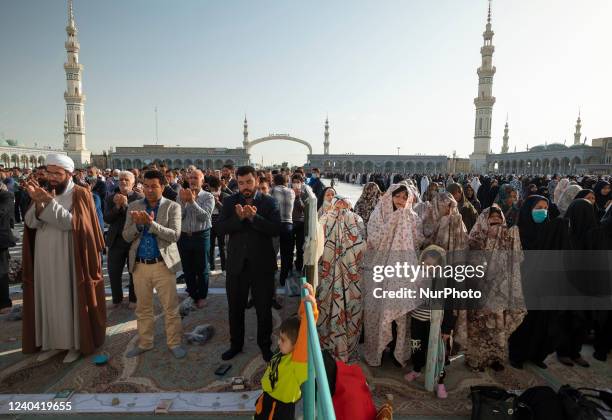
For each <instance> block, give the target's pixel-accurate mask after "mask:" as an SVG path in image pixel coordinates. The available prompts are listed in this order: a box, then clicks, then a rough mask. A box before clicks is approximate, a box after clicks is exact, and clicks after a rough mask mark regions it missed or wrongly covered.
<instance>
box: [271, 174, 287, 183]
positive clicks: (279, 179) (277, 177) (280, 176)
mask: <svg viewBox="0 0 612 420" xmlns="http://www.w3.org/2000/svg"><path fill="white" fill-rule="evenodd" d="M272 179H273V181H274V185H287V177H286V176H285V175H283V174H276V175H274V178H272Z"/></svg>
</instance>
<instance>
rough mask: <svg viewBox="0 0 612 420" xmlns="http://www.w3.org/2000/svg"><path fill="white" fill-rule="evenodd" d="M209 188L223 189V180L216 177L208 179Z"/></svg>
mask: <svg viewBox="0 0 612 420" xmlns="http://www.w3.org/2000/svg"><path fill="white" fill-rule="evenodd" d="M208 186H209V187H210V188H214V189H217V188H219V187H221V180H220V179H219V178H218V177H216V176H211V177H210V178H208Z"/></svg>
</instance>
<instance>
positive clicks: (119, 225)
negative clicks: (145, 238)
mask: <svg viewBox="0 0 612 420" xmlns="http://www.w3.org/2000/svg"><path fill="white" fill-rule="evenodd" d="M115 194H117V193H115ZM115 194H113V195H110V196H108V198H107V199H106V203H104V221H105V222H106V223H108V225H109V226H108V232H107V233H106V246H107V247H109V248H111V247H113V246H115V245H117V246H124V247H127V248H129V247H130V244H129V243H127V242H126V241H125V240H123V237H122V236H121V233H122V232H123V226H124V225H125V216H126V213H127V207H122V208H120V209H118V208H117V206H115V203H113V198H114V197H115ZM143 197H144V196H142V195H140V194H137V193H132V194H130V195H129V196H128V204H129V203H131V202H132V201H136V200H140V199H142V198H143Z"/></svg>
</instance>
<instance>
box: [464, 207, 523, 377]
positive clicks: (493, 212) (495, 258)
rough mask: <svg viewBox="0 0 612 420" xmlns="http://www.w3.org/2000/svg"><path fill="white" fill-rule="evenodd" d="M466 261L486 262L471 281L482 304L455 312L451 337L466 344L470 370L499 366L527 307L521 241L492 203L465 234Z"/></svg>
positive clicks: (474, 263) (478, 263) (513, 228)
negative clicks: (454, 326)
mask: <svg viewBox="0 0 612 420" xmlns="http://www.w3.org/2000/svg"><path fill="white" fill-rule="evenodd" d="M469 245H470V250H471V253H470V263H471V265H472V266H475V267H476V266H479V265H480V266H485V267H486V272H485V275H484V277H482V278H478V279H477V282H476V284H477V285H478V287H477V288H478V289H479V290H481V291H482V293H483V296H484V303H485V304H486V305H485V306H484V307H483V308H479V309H477V310H469V311H460V313H459V320H458V321H457V333H456V341H457V342H458V343H460V344H463V345H462V347H465V349H466V353H465V361H466V363H467V365H468V366H469V367H470V368H472V369H475V370H480V371H483V370H484V369H485V368H487V367H491V368H492V369H493V370H495V371H500V370H503V369H504V363H505V360H506V354H507V348H508V337H510V334H512V333H513V332H514V330H516V328H517V327H518V326H519V325H520V324H521V322H522V320H523V318H524V316H525V314H526V311H525V309H524V308H525V302H524V299H523V290H522V286H521V271H520V264H521V261H522V257H523V254H522V250H521V241H520V237H519V231H518V228H517V227H516V226H515V227H511V228H509V227H508V226H507V225H506V222H505V219H504V214H503V212H502V211H501V209H500V208H499V207H498V206H497V205H495V204H494V205H493V206H491V207H489V208H488V209H485V210H484V211H483V212H482V213H481V214H480V216H478V220H477V221H476V224H475V225H474V228H473V229H472V231H471V232H470V237H469Z"/></svg>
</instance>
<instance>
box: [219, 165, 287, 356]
mask: <svg viewBox="0 0 612 420" xmlns="http://www.w3.org/2000/svg"><path fill="white" fill-rule="evenodd" d="M236 176H237V183H238V189H239V192H238V193H236V194H233V195H231V196H229V197H226V198H225V199H224V200H223V209H222V211H221V215H220V216H219V221H218V222H217V225H216V229H217V232H218V233H219V234H222V235H225V234H227V235H229V243H228V245H227V265H226V267H227V277H226V286H225V287H226V289H227V302H228V306H229V323H230V335H231V347H230V349H229V350H227V351H226V352H225V353H223V355H222V356H221V358H222V359H223V360H230V359H232V358H233V357H234V356H236V354H238V353H240V352H241V351H242V346H243V344H244V310H245V307H246V304H247V301H248V298H249V289H250V290H251V296H252V298H253V302H254V305H255V311H256V313H257V344H258V345H259V348H260V349H261V354H262V356H263V358H264V360H265V361H269V360H270V359H271V358H272V351H271V350H270V346H271V345H272V340H271V337H270V335H271V334H272V294H273V291H274V272H275V271H276V269H277V265H276V255H275V253H274V247H273V245H272V238H273V237H274V236H278V235H279V233H280V224H281V223H280V212H279V209H278V205H277V203H276V200H274V198H272V197H270V196H266V195H264V194H261V193H259V192H258V191H257V184H258V180H257V176H256V173H255V169H254V168H253V167H252V166H241V167H239V168H238V170H237V171H236Z"/></svg>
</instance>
